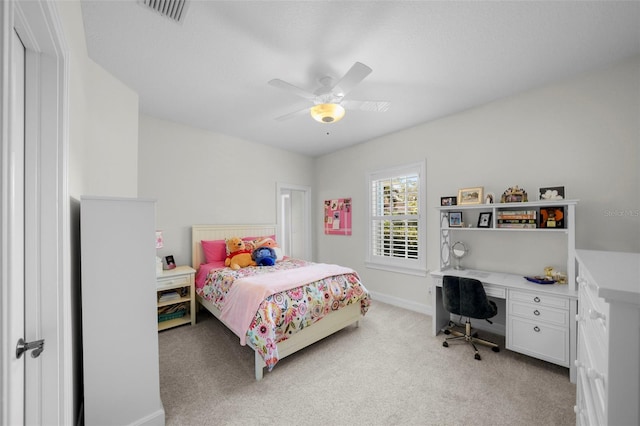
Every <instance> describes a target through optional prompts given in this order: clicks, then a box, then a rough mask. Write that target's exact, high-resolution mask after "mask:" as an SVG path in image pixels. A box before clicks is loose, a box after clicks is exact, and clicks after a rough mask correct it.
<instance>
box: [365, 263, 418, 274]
mask: <svg viewBox="0 0 640 426" xmlns="http://www.w3.org/2000/svg"><path fill="white" fill-rule="evenodd" d="M365 266H366V267H367V268H369V269H379V270H382V271H388V272H396V273H399V274H406V275H414V276H417V277H426V276H427V272H428V269H427V268H410V267H406V266H398V265H387V264H383V263H374V262H365Z"/></svg>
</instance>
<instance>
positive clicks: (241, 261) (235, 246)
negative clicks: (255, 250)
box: [224, 237, 256, 269]
mask: <svg viewBox="0 0 640 426" xmlns="http://www.w3.org/2000/svg"><path fill="white" fill-rule="evenodd" d="M225 242H226V243H227V252H228V253H229V254H228V255H227V258H226V259H225V260H224V265H225V266H229V267H230V268H231V269H240V268H244V267H246V266H256V262H254V260H253V259H252V258H251V250H247V248H246V246H245V243H244V241H242V239H241V238H238V237H232V238H227V239H226V240H225Z"/></svg>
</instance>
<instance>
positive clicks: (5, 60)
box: [0, 0, 74, 424]
mask: <svg viewBox="0 0 640 426" xmlns="http://www.w3.org/2000/svg"><path fill="white" fill-rule="evenodd" d="M0 7H1V9H0V24H1V25H2V28H1V31H0V45H1V46H2V55H1V57H0V62H1V64H0V65H1V67H0V73H1V74H0V84H2V92H3V93H8V89H9V84H10V81H11V67H10V66H9V63H10V62H9V61H10V58H11V44H10V43H9V41H10V36H11V32H13V31H14V28H15V30H16V31H17V32H18V34H19V35H20V38H21V40H22V42H23V44H24V46H25V48H26V68H27V69H26V75H25V86H26V87H27V90H26V93H25V103H26V104H27V106H26V108H25V121H26V123H27V125H26V131H25V169H26V170H31V171H34V172H35V174H36V176H35V177H34V178H33V177H32V179H31V180H30V183H29V185H31V188H28V189H26V190H25V191H26V193H27V194H31V196H30V199H29V200H26V205H27V206H29V209H30V211H29V212H28V213H27V214H26V215H25V220H26V222H27V223H26V225H25V226H27V227H29V226H31V227H34V229H35V232H34V233H32V237H29V234H28V235H27V241H25V245H26V247H28V248H27V249H26V253H25V257H26V258H27V259H28V261H26V263H27V266H28V268H25V269H29V270H30V276H32V277H33V281H32V282H30V283H29V288H30V290H29V291H33V292H35V293H34V294H28V295H26V296H25V300H26V302H27V303H28V307H27V309H26V311H27V312H33V313H34V314H35V317H34V314H29V319H28V321H26V322H25V327H26V328H25V332H24V336H20V337H24V338H25V340H27V341H30V340H36V339H41V338H44V339H45V350H44V352H43V353H42V355H41V356H40V357H39V358H35V359H34V358H31V357H30V356H28V355H27V356H26V357H25V358H26V359H25V366H26V367H25V368H26V369H27V370H28V373H27V374H26V376H27V378H26V382H27V383H28V384H29V386H30V387H33V386H36V387H37V389H35V390H30V389H29V390H27V392H26V398H28V401H29V406H30V407H32V409H33V410H34V411H31V410H30V411H29V413H25V415H26V416H27V417H24V418H25V421H27V420H29V421H30V422H31V421H33V422H34V423H38V424H72V423H73V422H74V414H73V406H74V403H73V397H74V395H73V394H74V392H73V356H72V347H73V344H72V341H71V338H72V334H71V314H72V311H71V300H72V298H71V294H70V293H71V285H70V282H71V280H70V276H71V271H70V269H71V262H70V231H69V230H70V214H69V209H70V207H69V204H70V199H69V195H68V182H67V161H68V122H67V119H68V114H67V111H68V95H67V87H68V70H69V67H68V57H69V56H68V53H67V52H68V49H67V45H66V42H65V39H64V33H63V30H62V24H61V21H60V18H59V16H58V13H57V9H56V4H55V2H50V1H46V0H37V1H16V0H9V1H3V2H2V6H0ZM7 98H8V96H3V97H2V101H1V104H0V129H1V133H0V138H1V141H0V143H1V151H0V152H1V154H0V156H1V158H0V164H1V167H2V171H1V173H2V182H3V183H2V187H1V189H0V192H1V197H2V212H1V215H2V217H1V218H2V221H1V228H0V237H1V240H2V244H1V245H0V271H2V273H1V274H0V275H1V276H0V280H1V286H2V287H1V289H2V292H1V293H0V294H1V296H0V299H1V300H0V308H1V309H2V312H3V314H2V320H3V326H2V329H0V334H1V344H2V347H1V350H0V368H1V369H2V376H3V377H7V376H8V375H9V376H10V375H11V372H12V371H11V363H12V362H13V361H15V345H16V343H17V338H16V336H15V335H13V333H10V332H9V330H12V329H13V328H15V321H16V319H15V318H16V314H15V312H16V310H15V309H13V310H12V306H11V303H10V299H9V298H8V297H7V295H9V294H10V289H12V285H13V291H15V283H12V282H11V277H10V276H9V275H8V274H7V271H8V270H11V268H15V267H16V264H15V263H14V260H13V258H12V256H11V253H10V251H9V250H8V249H9V248H10V247H11V244H12V242H11V240H10V239H11V238H13V237H12V234H11V232H9V231H10V229H9V224H10V223H12V216H11V215H12V212H13V211H14V206H15V203H16V199H15V196H14V195H12V192H11V188H10V187H9V185H8V184H7V182H11V179H12V176H11V173H12V168H11V167H9V165H10V161H11V160H10V158H9V157H10V155H9V152H10V142H11V141H10V134H11V133H10V128H11V121H10V120H11V117H13V113H12V111H11V108H12V105H11V104H10V103H9V101H8V99H7ZM32 268H35V269H32ZM12 312H14V313H12ZM23 359H24V358H23ZM10 384H11V382H9V383H5V380H3V384H2V388H0V397H1V398H0V399H1V400H2V405H0V423H2V424H8V423H11V422H10V421H9V419H16V418H20V415H21V414H20V413H16V410H20V409H23V408H21V407H20V406H19V404H18V405H16V404H14V402H6V401H7V400H8V398H6V397H5V396H7V395H10V394H11V392H12V388H11V387H10ZM22 407H24V404H23V405H22Z"/></svg>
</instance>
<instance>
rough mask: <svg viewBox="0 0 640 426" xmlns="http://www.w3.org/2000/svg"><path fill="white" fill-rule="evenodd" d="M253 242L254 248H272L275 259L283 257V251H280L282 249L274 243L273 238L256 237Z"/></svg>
mask: <svg viewBox="0 0 640 426" xmlns="http://www.w3.org/2000/svg"><path fill="white" fill-rule="evenodd" d="M253 243H254V244H255V246H256V248H260V247H270V248H272V249H273V251H274V252H275V254H276V260H278V261H280V260H282V259H283V258H284V253H283V252H282V249H281V248H280V247H279V246H278V243H276V241H275V240H274V239H273V238H268V237H267V238H262V239H257V240H254V241H253Z"/></svg>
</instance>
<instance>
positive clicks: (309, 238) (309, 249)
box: [276, 182, 313, 260]
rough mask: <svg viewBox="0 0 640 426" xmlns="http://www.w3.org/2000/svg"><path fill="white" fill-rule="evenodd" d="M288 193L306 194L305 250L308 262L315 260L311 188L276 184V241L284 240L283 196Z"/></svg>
mask: <svg viewBox="0 0 640 426" xmlns="http://www.w3.org/2000/svg"><path fill="white" fill-rule="evenodd" d="M287 191H301V192H302V193H303V194H304V203H303V204H304V209H305V212H304V216H303V217H304V224H303V232H304V239H303V240H304V241H305V247H304V250H305V252H306V254H307V256H306V258H307V260H313V244H312V242H313V235H312V229H311V224H312V223H313V222H312V210H311V187H310V186H305V185H294V184H289V183H280V182H278V183H276V225H277V226H276V239H277V240H278V241H283V238H284V228H283V227H284V223H282V222H283V218H282V217H283V216H282V215H283V213H284V212H283V209H282V195H283V193H285V192H287Z"/></svg>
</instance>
